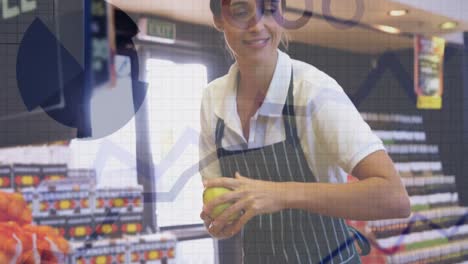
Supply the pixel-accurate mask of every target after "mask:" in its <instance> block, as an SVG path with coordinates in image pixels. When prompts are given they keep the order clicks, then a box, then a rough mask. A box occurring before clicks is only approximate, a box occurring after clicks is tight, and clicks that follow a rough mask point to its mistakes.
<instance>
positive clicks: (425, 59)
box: [414, 36, 445, 109]
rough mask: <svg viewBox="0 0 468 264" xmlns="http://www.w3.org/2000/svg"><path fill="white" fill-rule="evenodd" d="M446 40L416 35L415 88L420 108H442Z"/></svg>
mask: <svg viewBox="0 0 468 264" xmlns="http://www.w3.org/2000/svg"><path fill="white" fill-rule="evenodd" d="M444 50H445V40H444V39H442V38H438V37H431V38H427V37H422V36H416V38H415V41H414V89H415V92H416V95H417V96H418V100H417V108H418V109H441V108H442V93H443V89H444V88H443V84H444V80H443V73H444V69H443V63H444Z"/></svg>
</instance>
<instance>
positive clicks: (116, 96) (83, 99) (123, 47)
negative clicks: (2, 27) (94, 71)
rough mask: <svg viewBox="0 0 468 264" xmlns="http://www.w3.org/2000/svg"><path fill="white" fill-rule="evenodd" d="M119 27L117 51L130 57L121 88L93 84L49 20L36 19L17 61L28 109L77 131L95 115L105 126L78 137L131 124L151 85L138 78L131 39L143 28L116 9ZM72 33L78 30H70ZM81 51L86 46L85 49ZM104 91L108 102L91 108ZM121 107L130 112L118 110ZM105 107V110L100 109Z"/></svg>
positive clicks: (86, 70) (18, 73) (26, 33)
mask: <svg viewBox="0 0 468 264" xmlns="http://www.w3.org/2000/svg"><path fill="white" fill-rule="evenodd" d="M115 26H116V34H117V36H116V41H117V50H116V53H117V55H118V56H120V57H123V58H126V59H125V60H124V61H125V63H127V64H129V66H127V67H129V69H131V70H130V71H129V74H128V76H126V78H127V79H126V80H125V83H124V84H122V83H119V82H120V79H119V76H117V87H119V89H112V88H99V89H97V87H93V86H91V85H89V84H88V83H89V82H88V81H87V74H88V73H89V71H90V69H87V67H86V66H82V65H80V63H79V62H77V61H76V59H75V58H74V57H73V56H72V55H71V54H70V52H69V51H68V50H67V49H66V48H65V47H64V45H63V44H62V43H60V41H59V40H58V38H57V36H55V35H54V34H53V33H52V32H51V31H50V30H49V28H48V27H47V26H46V25H45V23H43V22H42V21H41V20H40V19H39V18H36V19H35V20H34V21H33V22H32V23H31V25H30V26H29V27H28V29H27V30H26V31H25V33H24V35H23V39H22V41H21V43H20V45H19V49H18V55H17V64H16V73H17V74H16V75H17V76H16V78H17V84H18V89H19V91H20V94H21V97H22V100H23V102H24V104H25V106H26V108H27V110H28V111H32V110H34V109H35V108H38V107H40V108H42V110H43V111H44V112H46V113H47V115H49V116H50V117H51V118H53V119H54V120H55V121H57V122H59V123H61V124H63V125H65V126H68V127H72V128H77V129H78V130H80V128H82V127H83V126H85V125H86V124H89V123H90V119H93V120H95V121H96V122H95V123H97V124H100V125H99V129H98V130H95V129H94V128H93V127H91V133H89V134H81V135H80V133H78V137H86V138H100V137H104V136H107V135H110V134H112V133H114V132H115V131H117V130H119V129H120V128H122V127H123V126H124V125H125V124H126V123H128V121H130V120H131V119H132V118H133V116H134V115H135V113H136V112H137V111H138V109H139V108H140V107H141V105H142V103H143V101H144V98H145V96H146V92H147V85H146V83H143V82H140V81H139V80H138V76H139V74H138V72H139V69H138V65H139V62H138V54H137V51H136V49H135V45H134V43H133V42H132V38H133V37H135V36H136V34H137V33H138V32H139V30H138V27H137V25H136V23H134V22H133V20H132V18H130V17H129V16H128V15H127V14H126V13H124V12H123V11H121V10H120V9H118V8H115ZM67 34H77V32H73V31H72V30H70V32H67ZM82 49H83V50H85V48H84V47H83V48H82ZM86 52H87V51H86V50H85V51H84V53H85V54H86ZM122 67H123V66H122ZM100 90H101V91H100ZM104 90H105V94H106V100H105V103H104V105H101V106H100V107H98V109H87V108H89V107H90V103H91V100H92V98H93V96H94V95H96V94H100V93H101V94H102V91H104ZM119 91H120V92H119ZM121 91H124V93H122V92H121ZM123 95H125V96H126V98H123V97H122V96H123ZM129 96H130V98H128V97H129ZM122 108H126V109H130V111H126V112H125V113H123V112H122V111H120V112H119V109H122ZM100 109H106V111H104V112H100ZM96 119H97V120H96Z"/></svg>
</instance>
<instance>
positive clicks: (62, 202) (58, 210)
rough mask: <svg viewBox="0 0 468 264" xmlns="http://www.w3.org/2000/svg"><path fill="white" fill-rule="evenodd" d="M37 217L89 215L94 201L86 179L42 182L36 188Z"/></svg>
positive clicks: (90, 187)
mask: <svg viewBox="0 0 468 264" xmlns="http://www.w3.org/2000/svg"><path fill="white" fill-rule="evenodd" d="M37 195H38V203H39V212H38V216H40V217H45V216H56V215H58V216H70V215H81V214H84V215H87V214H91V213H92V211H91V208H93V203H94V201H93V200H92V197H93V195H92V186H91V185H90V184H89V179H87V178H74V179H71V178H68V179H62V180H55V181H44V182H43V183H42V184H41V185H40V186H38V188H37Z"/></svg>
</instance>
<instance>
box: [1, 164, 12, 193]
mask: <svg viewBox="0 0 468 264" xmlns="http://www.w3.org/2000/svg"><path fill="white" fill-rule="evenodd" d="M11 189H13V180H12V173H11V167H10V166H6V165H0V191H3V190H11Z"/></svg>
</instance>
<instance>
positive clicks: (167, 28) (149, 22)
mask: <svg viewBox="0 0 468 264" xmlns="http://www.w3.org/2000/svg"><path fill="white" fill-rule="evenodd" d="M139 26H140V29H142V30H141V33H140V34H139V38H140V39H143V40H147V41H155V42H162V43H175V39H176V25H175V24H174V23H171V22H167V21H164V20H161V19H157V18H142V19H140V22H139Z"/></svg>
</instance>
